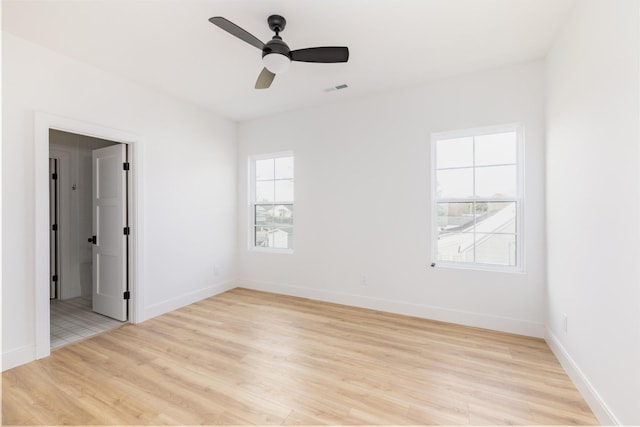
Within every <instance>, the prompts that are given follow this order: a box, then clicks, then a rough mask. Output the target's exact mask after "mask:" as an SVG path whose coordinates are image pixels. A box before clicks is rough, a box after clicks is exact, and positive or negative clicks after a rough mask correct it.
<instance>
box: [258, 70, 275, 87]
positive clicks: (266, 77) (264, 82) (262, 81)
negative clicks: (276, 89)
mask: <svg viewBox="0 0 640 427" xmlns="http://www.w3.org/2000/svg"><path fill="white" fill-rule="evenodd" d="M275 76H276V75H275V74H273V73H272V72H271V71H269V70H267V68H266V67H265V68H263V69H262V72H261V73H260V75H259V76H258V80H256V89H269V86H271V82H272V81H273V78H274V77H275Z"/></svg>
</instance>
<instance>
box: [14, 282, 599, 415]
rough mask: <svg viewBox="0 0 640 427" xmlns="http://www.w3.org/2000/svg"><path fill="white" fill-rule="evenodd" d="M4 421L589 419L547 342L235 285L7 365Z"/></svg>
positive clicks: (582, 403) (588, 411)
mask: <svg viewBox="0 0 640 427" xmlns="http://www.w3.org/2000/svg"><path fill="white" fill-rule="evenodd" d="M2 378H3V384H2V391H3V400H2V411H3V420H2V421H3V424H5V425H6V424H12V425H51V424H76V425H77V424H83V425H101V424H102V425H105V424H111V425H179V424H189V425H197V424H208V425H335V424H342V425H365V424H371V425H376V424H377V425H390V424H395V425H415V424H423V425H424V424H431V425H433V424H443V425H466V424H477V425H483V424H597V420H596V419H595V417H594V416H593V414H592V413H591V411H590V410H589V408H588V407H587V405H586V403H585V402H584V400H583V399H582V397H581V396H580V394H579V393H578V391H577V390H576V389H575V387H574V386H573V384H572V383H571V381H570V380H569V378H568V377H567V375H566V374H565V372H564V371H563V370H562V367H561V366H560V364H559V363H558V361H557V360H556V359H555V357H554V356H553V354H552V353H551V351H550V350H549V348H548V347H547V345H546V343H545V342H544V341H543V340H540V339H535V338H529V337H523V336H518V335H513V334H506V333H500V332H494V331H488V330H483V329H478V328H471V327H465V326H460V325H452V324H447V323H443V322H436V321H429V320H425V319H419V318H414V317H408V316H400V315H395V314H390V313H383V312H379V311H374V310H365V309H359V308H354V307H348V306H342V305H338V304H330V303H324V302H319V301H313V300H308V299H301V298H294V297H288V296H283V295H276V294H269V293H264V292H257V291H252V290H247V289H234V290H232V291H229V292H225V293H223V294H221V295H217V296H215V297H213V298H209V299H206V300H203V301H200V302H197V303H195V304H192V305H190V306H187V307H184V308H182V309H179V310H176V311H174V312H171V313H167V314H165V315H163V316H159V317H157V318H154V319H151V320H149V321H147V322H144V323H143V324H139V325H124V326H122V327H120V328H118V329H116V330H112V331H110V332H107V333H105V334H102V335H99V336H96V337H92V338H89V339H86V340H84V341H81V342H78V343H74V344H70V345H68V346H66V347H62V348H59V349H57V350H55V351H53V352H52V355H51V357H49V358H47V359H43V360H39V361H36V362H32V363H29V364H27V365H24V366H20V367H17V368H14V369H11V370H9V371H6V372H4V373H3V375H2Z"/></svg>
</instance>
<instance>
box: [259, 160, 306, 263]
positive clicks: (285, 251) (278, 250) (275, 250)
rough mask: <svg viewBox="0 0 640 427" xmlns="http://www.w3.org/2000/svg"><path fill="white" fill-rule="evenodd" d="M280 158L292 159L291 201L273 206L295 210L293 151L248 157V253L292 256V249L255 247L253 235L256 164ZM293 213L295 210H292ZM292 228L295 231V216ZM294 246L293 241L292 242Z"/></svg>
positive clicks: (279, 202) (280, 202)
mask: <svg viewBox="0 0 640 427" xmlns="http://www.w3.org/2000/svg"><path fill="white" fill-rule="evenodd" d="M281 157H293V194H294V196H293V201H277V200H276V201H274V202H273V204H284V205H294V209H295V199H296V197H295V192H296V172H295V168H296V166H295V164H296V163H295V156H294V155H293V151H279V152H277V153H265V154H256V155H253V156H249V168H248V169H249V191H248V194H249V215H248V216H247V217H248V218H249V224H248V230H249V236H248V239H247V247H248V249H249V250H250V251H256V252H268V253H274V254H293V249H288V248H265V247H262V246H256V245H255V235H254V227H255V221H256V218H255V212H256V209H255V205H256V204H259V203H256V162H257V161H259V160H265V159H278V158H281ZM294 212H295V210H294ZM294 215H295V213H294ZM292 228H293V229H294V230H295V216H294V221H293V225H292ZM294 245H295V240H294Z"/></svg>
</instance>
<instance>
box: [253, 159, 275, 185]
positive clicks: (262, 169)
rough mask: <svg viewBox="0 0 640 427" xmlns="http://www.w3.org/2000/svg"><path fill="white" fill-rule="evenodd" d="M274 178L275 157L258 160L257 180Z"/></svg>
mask: <svg viewBox="0 0 640 427" xmlns="http://www.w3.org/2000/svg"><path fill="white" fill-rule="evenodd" d="M269 179H273V159H264V160H256V181H265V180H269Z"/></svg>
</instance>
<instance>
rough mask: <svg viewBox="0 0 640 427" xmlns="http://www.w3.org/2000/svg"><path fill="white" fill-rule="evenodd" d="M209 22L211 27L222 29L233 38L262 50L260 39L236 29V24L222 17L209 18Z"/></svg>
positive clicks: (262, 44)
mask: <svg viewBox="0 0 640 427" xmlns="http://www.w3.org/2000/svg"><path fill="white" fill-rule="evenodd" d="M209 22H211V23H212V24H213V25H216V26H218V27H220V28H222V29H223V30H225V31H226V32H227V33H229V34H231V35H233V36H236V37H237V38H239V39H240V40H243V41H245V42H247V43H249V44H250V45H252V46H255V47H257V48H258V49H260V50H262V48H264V43H262V42H261V41H260V39H258V38H257V37H256V36H254V35H253V34H251V33H249V32H248V31H246V30H244V29H242V28H240V27H238V26H237V25H236V24H234V23H233V22H231V21H229V20H228V19H225V18H223V17H222V16H214V17H213V18H209Z"/></svg>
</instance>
